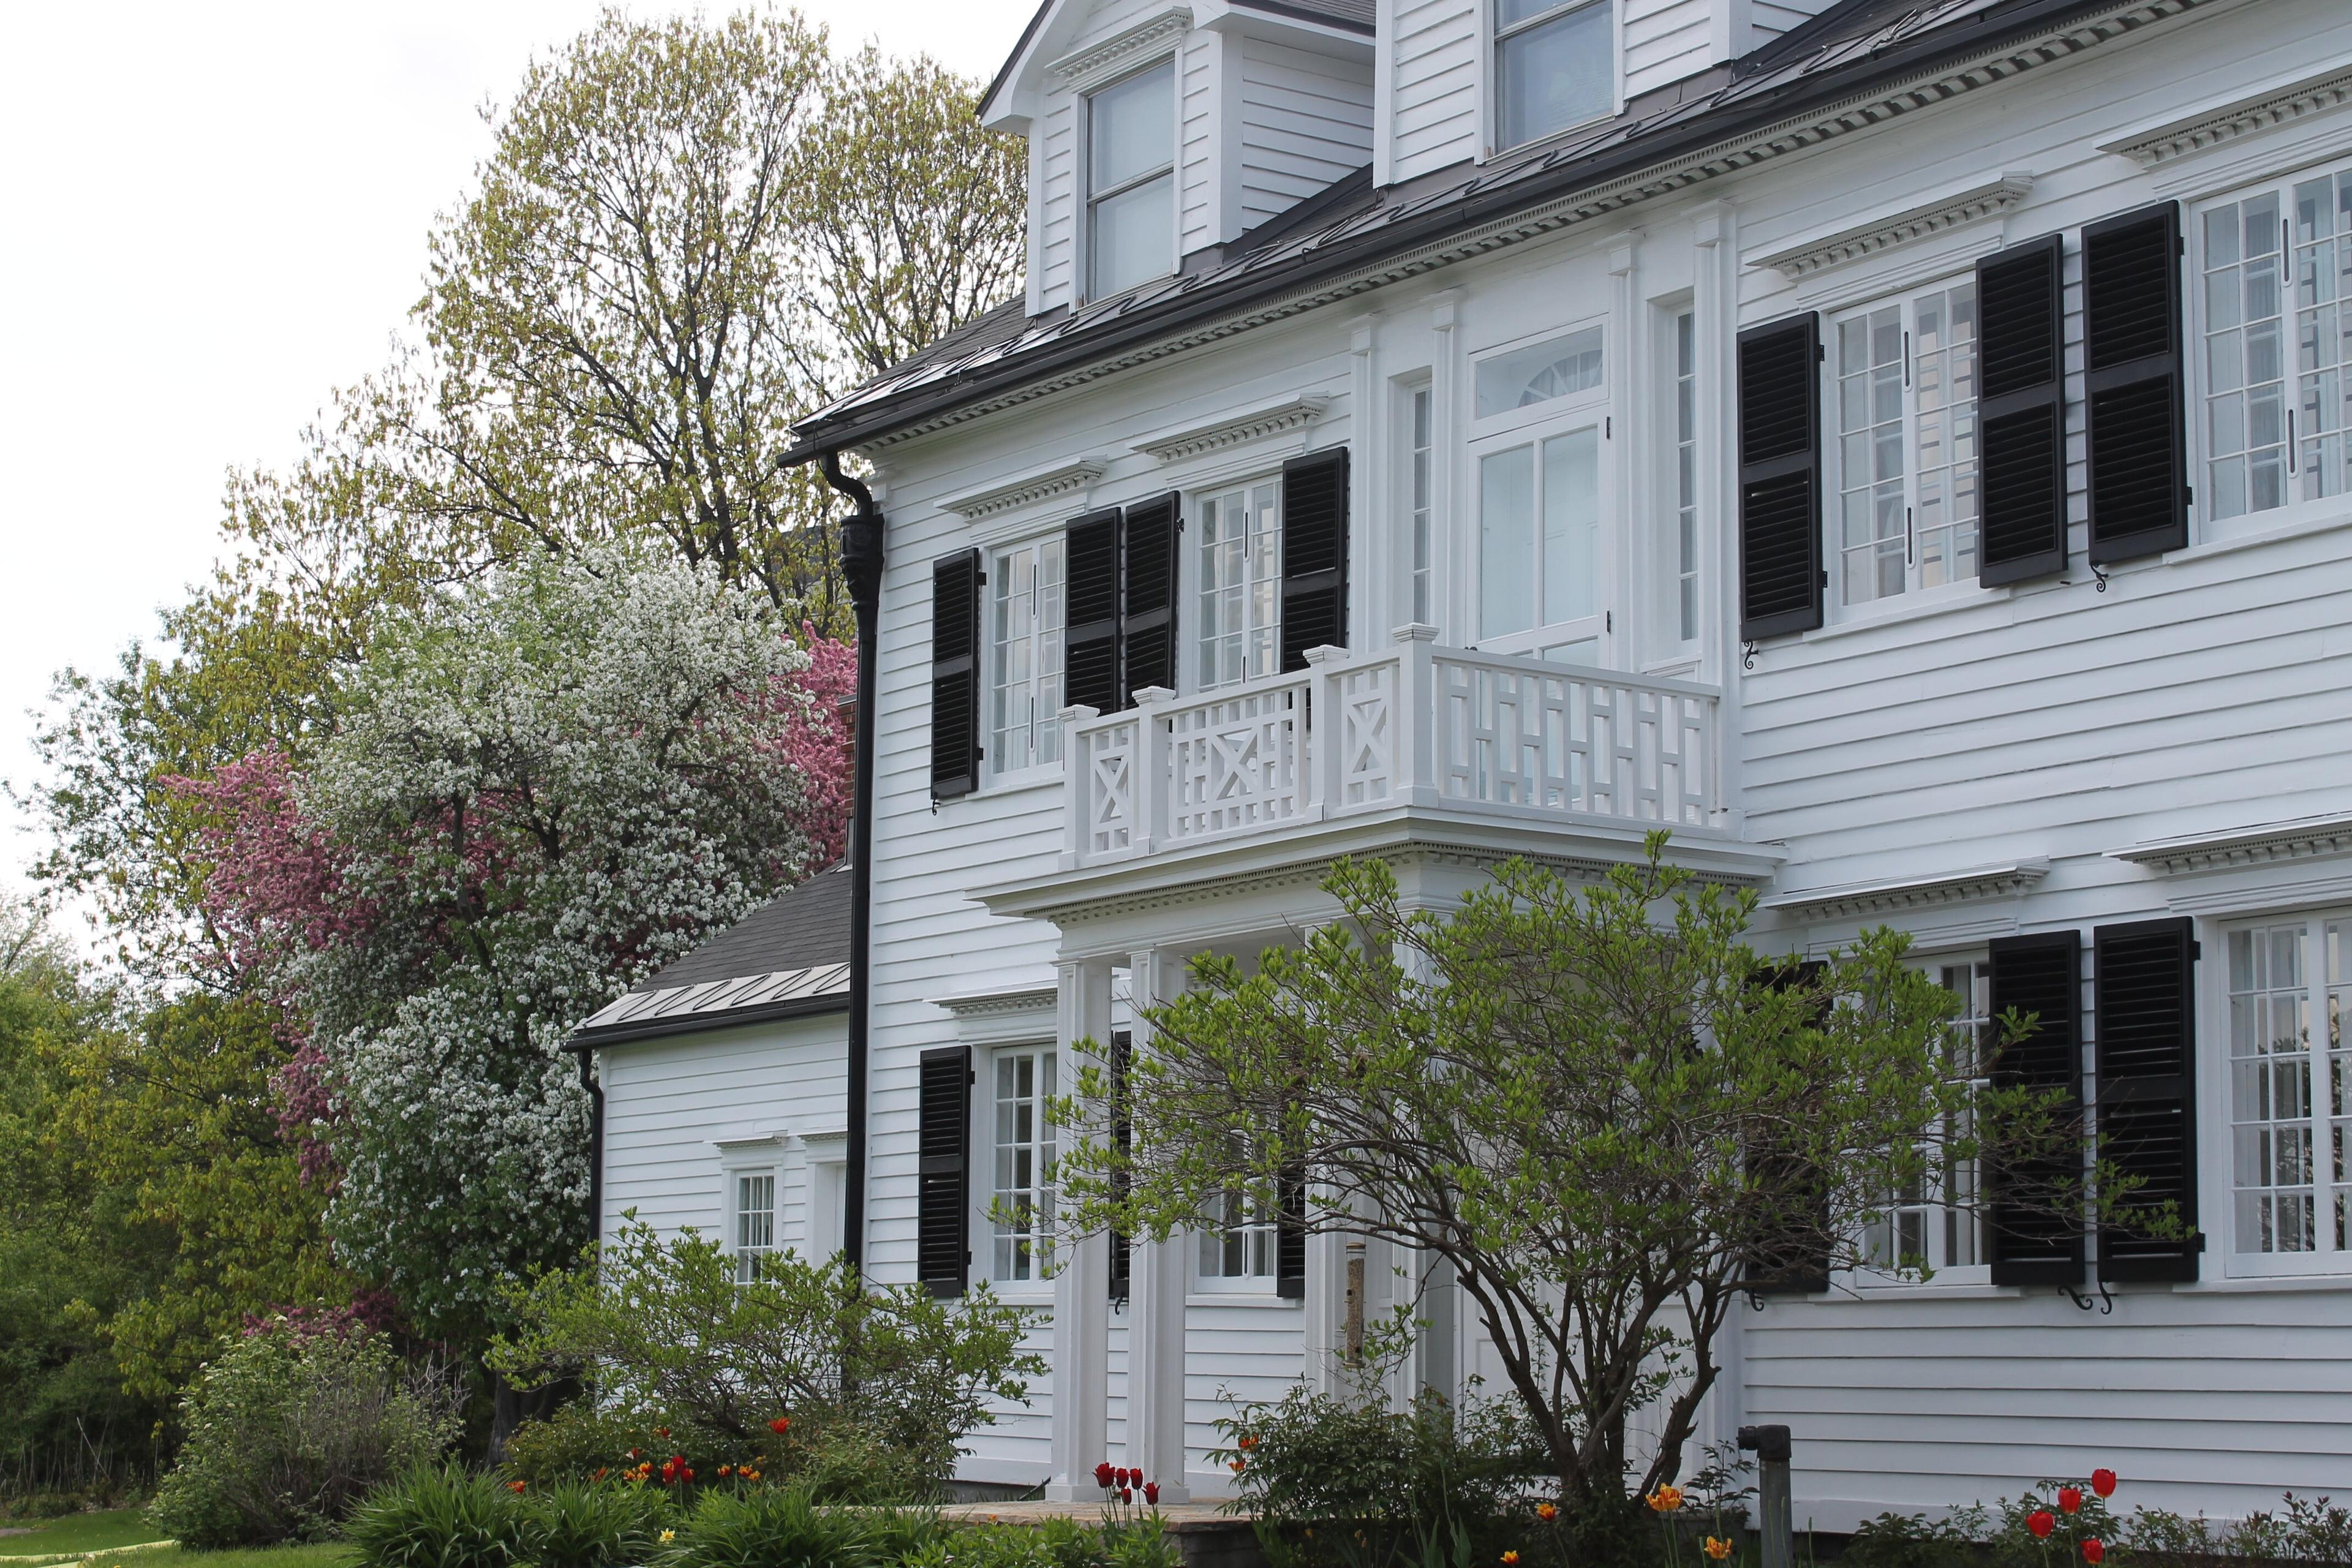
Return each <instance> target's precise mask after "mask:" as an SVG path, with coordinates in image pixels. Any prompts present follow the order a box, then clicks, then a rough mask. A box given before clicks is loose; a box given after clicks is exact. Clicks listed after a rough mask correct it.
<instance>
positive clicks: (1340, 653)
mask: <svg viewBox="0 0 2352 1568" xmlns="http://www.w3.org/2000/svg"><path fill="white" fill-rule="evenodd" d="M1299 657H1300V658H1304V659H1305V660H1306V661H1307V663H1309V664H1313V665H1324V664H1338V663H1340V662H1341V661H1342V660H1344V659H1346V658H1347V657H1348V650H1347V649H1346V648H1343V647H1333V646H1332V645H1331V644H1329V643H1322V644H1319V645H1318V646H1317V647H1310V648H1308V649H1307V651H1306V652H1305V653H1303V654H1301V655H1299Z"/></svg>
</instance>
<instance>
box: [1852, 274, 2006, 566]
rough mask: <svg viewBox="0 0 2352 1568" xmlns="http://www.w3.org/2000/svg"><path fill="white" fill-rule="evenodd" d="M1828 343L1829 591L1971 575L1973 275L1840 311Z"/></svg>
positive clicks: (1974, 509)
mask: <svg viewBox="0 0 2352 1568" xmlns="http://www.w3.org/2000/svg"><path fill="white" fill-rule="evenodd" d="M1830 344H1831V346H1830V363H1831V371H1832V384H1831V398H1830V407H1831V421H1832V424H1831V428H1832V431H1833V433H1834V436H1835V439H1834V441H1833V443H1832V466H1833V468H1834V470H1835V484H1836V491H1835V493H1836V497H1837V500H1836V503H1835V508H1834V511H1833V519H1834V521H1832V525H1831V533H1832V540H1833V542H1834V547H1835V552H1836V553H1835V558H1834V561H1833V563H1832V568H1831V570H1832V574H1834V583H1835V590H1834V592H1835V598H1836V602H1837V603H1838V604H1839V605H1843V606H1847V607H1852V606H1854V605H1868V604H1873V603H1875V602H1877V601H1880V600H1884V599H1893V598H1897V597H1899V596H1901V595H1905V594H1910V593H1916V592H1918V591H1920V590H1922V589H1927V588H1937V587H1941V586H1943V585H1944V584H1948V583H1959V582H1965V581H1968V580H1969V579H1972V578H1974V577H1975V576H1976V574H1977V518H1978V511H1979V479H1978V471H1977V298H1976V280H1975V279H1973V278H1964V279H1956V280H1953V281H1948V282H1944V283H1938V284H1935V285H1931V286H1929V287H1927V288H1924V289H1912V290H1910V291H1908V292H1907V293H1906V294H1904V295H1903V296H1902V297H1901V298H1900V299H1895V300H1883V301H1881V302H1879V303H1877V304H1874V305H1870V306H1865V307H1864V308H1863V309H1861V310H1853V311H1849V312H1848V313H1846V314H1844V315H1843V316H1840V317H1839V318H1837V320H1836V321H1835V322H1834V323H1833V325H1832V328H1831V339H1830Z"/></svg>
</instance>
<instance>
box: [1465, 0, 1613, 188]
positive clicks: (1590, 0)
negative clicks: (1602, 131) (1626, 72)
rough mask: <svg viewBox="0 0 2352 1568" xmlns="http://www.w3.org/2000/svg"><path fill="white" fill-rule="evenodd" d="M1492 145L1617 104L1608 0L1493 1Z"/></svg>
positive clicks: (1539, 134) (1557, 127)
mask: <svg viewBox="0 0 2352 1568" xmlns="http://www.w3.org/2000/svg"><path fill="white" fill-rule="evenodd" d="M1494 6H1495V12H1494V15H1495V54H1494V62H1495V63H1494V70H1495V150H1496V152H1498V153H1501V152H1507V151H1508V150H1509V149H1511V148H1513V147H1522V146H1525V145H1526V144H1527V143H1528V142H1539V141H1541V140H1543V138H1545V137H1547V136H1549V135H1551V134H1553V133H1554V132H1560V131H1565V130H1567V129H1568V128H1569V127H1570V126H1571V125H1580V124H1582V123H1584V121H1588V120H1595V119H1598V118H1600V117H1601V115H1604V114H1607V113H1609V112H1610V111H1611V110H1613V109H1615V108H1616V106H1617V23H1616V16H1615V15H1614V13H1615V5H1614V0H1494Z"/></svg>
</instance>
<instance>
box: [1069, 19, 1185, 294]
mask: <svg viewBox="0 0 2352 1568" xmlns="http://www.w3.org/2000/svg"><path fill="white" fill-rule="evenodd" d="M1175 265H1176V62H1175V61H1174V60H1172V59H1170V60H1162V61H1160V63H1159V64H1158V65H1156V66H1153V67H1151V68H1150V69H1148V70H1140V71H1138V72H1136V73H1135V74H1134V75H1133V76H1130V77H1127V78H1125V79H1121V80H1119V81H1116V82H1113V83H1112V84H1111V85H1110V86H1108V87H1106V88H1104V89H1101V90H1099V91H1097V92H1096V93H1095V94H1093V95H1092V96H1091V97H1089V98H1088V99H1087V298H1088V299H1093V300H1099V299H1101V298H1103V297H1104V296H1105V295H1107V294H1116V293H1118V291H1119V290H1120V289H1131V288H1133V287H1134V286H1135V285H1136V284H1138V283H1142V282H1147V281H1149V280H1150V279H1154V278H1160V277H1163V276H1165V275H1166V274H1167V273H1168V272H1169V271H1171V269H1172V268H1174V267H1175Z"/></svg>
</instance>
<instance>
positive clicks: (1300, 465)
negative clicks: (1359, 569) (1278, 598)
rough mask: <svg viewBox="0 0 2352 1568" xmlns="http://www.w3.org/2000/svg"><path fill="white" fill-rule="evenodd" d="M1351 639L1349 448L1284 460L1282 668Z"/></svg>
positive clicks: (1299, 663) (1302, 664)
mask: <svg viewBox="0 0 2352 1568" xmlns="http://www.w3.org/2000/svg"><path fill="white" fill-rule="evenodd" d="M1347 642H1348V448H1347V447H1332V448H1331V449H1330V450H1329V451H1328V452H1317V453H1315V454H1314V455H1313V456H1311V457H1305V458H1291V459H1290V461H1288V462H1286V463H1285V464H1283V465H1282V668H1284V669H1285V670H1293V669H1305V668H1307V649H1308V648H1310V647H1323V646H1324V645H1326V644H1327V643H1328V644H1329V645H1331V646H1332V647H1346V646H1347Z"/></svg>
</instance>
